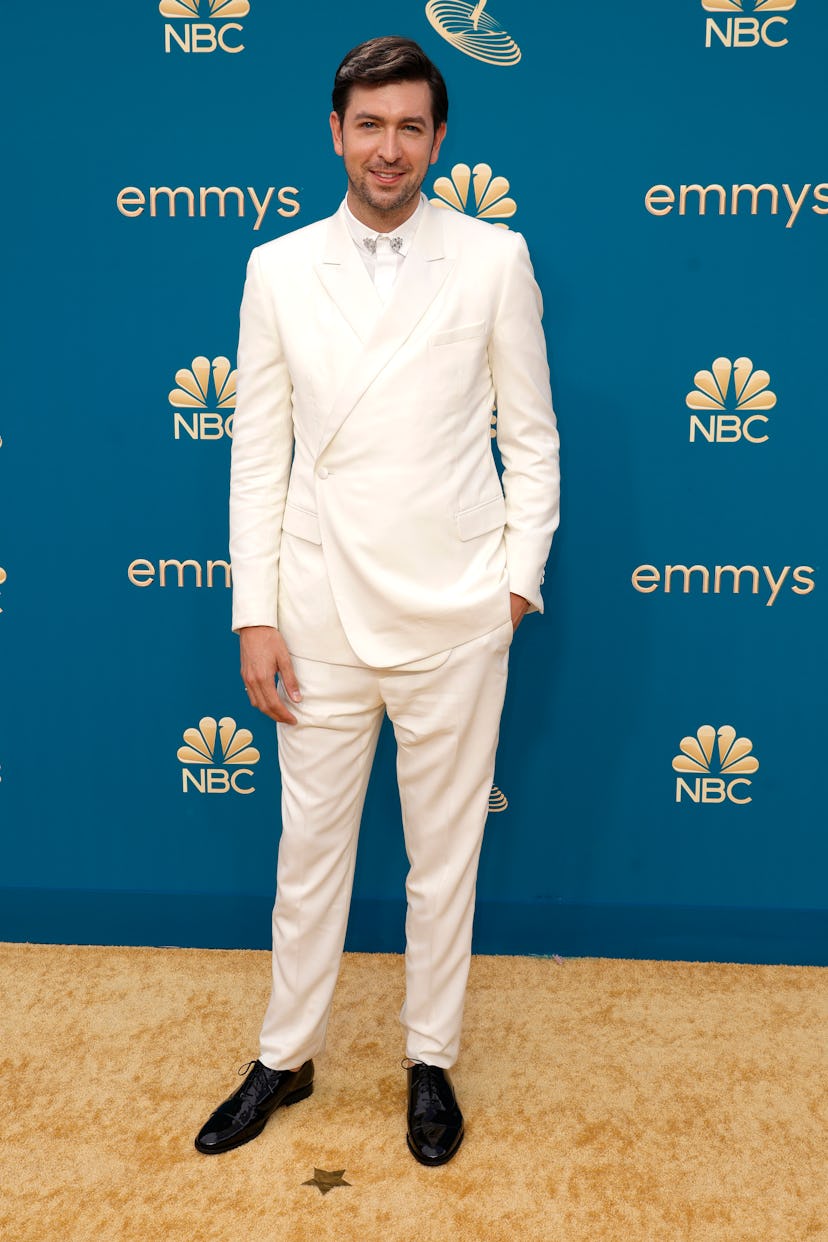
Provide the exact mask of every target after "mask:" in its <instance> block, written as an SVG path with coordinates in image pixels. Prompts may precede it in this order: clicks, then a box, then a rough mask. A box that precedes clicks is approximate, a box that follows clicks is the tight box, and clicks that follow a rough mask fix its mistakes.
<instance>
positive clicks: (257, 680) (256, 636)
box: [239, 625, 302, 724]
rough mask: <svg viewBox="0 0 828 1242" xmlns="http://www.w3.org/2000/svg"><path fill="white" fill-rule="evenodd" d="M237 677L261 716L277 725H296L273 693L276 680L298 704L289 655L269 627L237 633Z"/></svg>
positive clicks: (293, 717) (300, 697)
mask: <svg viewBox="0 0 828 1242" xmlns="http://www.w3.org/2000/svg"><path fill="white" fill-rule="evenodd" d="M239 642H240V644H241V675H242V681H243V682H244V685H245V689H246V690H247V693H248V694H249V696H250V702H251V703H252V705H253V706H254V707H257V708H258V709H259V711H260V712H264V714H265V716H269V717H270V719H271V720H275V721H277V722H278V723H279V724H296V717H295V716H293V715H291V713H290V711H289V710H288V708H287V706H286V704H285V703H284V701H283V700H282V699H281V698H280V697H279V695H278V694H277V693H276V677H277V676H278V677H280V678H281V679H282V681H283V683H284V687H285V690H286V692H287V696H288V698H289V699H292V700H293V702H294V703H299V702H301V700H302V695H301V693H300V691H299V683H298V681H297V680H296V674H295V673H294V671H293V664H292V663H291V659H290V654H289V653H288V649H287V645H286V644H285V640H284V639H283V638H282V635H281V634H280V633H279V631H278V630H275V629H273V627H272V626H270V625H249V626H246V627H245V628H244V629H243V630H239Z"/></svg>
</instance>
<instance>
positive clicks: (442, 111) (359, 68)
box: [332, 35, 448, 130]
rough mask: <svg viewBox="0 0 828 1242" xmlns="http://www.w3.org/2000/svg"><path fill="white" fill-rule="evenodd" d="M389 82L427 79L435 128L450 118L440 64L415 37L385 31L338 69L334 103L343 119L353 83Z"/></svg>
mask: <svg viewBox="0 0 828 1242" xmlns="http://www.w3.org/2000/svg"><path fill="white" fill-rule="evenodd" d="M388 82H427V83H428V86H429V89H430V91H431V115H432V117H433V118H434V128H435V130H436V129H438V128H439V126H440V125H442V124H443V122H444V121H446V120H447V119H448V91H447V90H446V84H445V82H444V81H443V75H442V73H441V72H440V70H439V69H438V68H437V66H436V65H435V64H434V63H433V62H432V61H430V60H429V59H428V57H427V56H426V54H425V52H424V51H423V49H422V48H421V47H420V45H419V44H418V43H415V42H414V40H413V39H404V38H402V36H400V35H383V36H382V37H381V38H379V39H369V40H368V42H367V43H360V44H359V46H358V47H355V48H352V49H351V51H350V52H349V53H348V55H347V56H346V57H345V59H344V60H343V62H342V64H341V65H340V66H339V68H338V69H337V71H336V77H335V78H334V86H333V94H332V103H333V110H334V112H335V113H336V114H337V116H338V117H339V120H340V122H341V121H342V120H343V119H344V117H345V109H346V108H347V107H348V99H349V97H350V94H351V87H352V86H383V85H385V84H386V83H388Z"/></svg>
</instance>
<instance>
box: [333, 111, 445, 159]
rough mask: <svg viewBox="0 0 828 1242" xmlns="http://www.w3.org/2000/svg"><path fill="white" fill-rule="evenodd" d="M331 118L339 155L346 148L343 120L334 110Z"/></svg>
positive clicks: (335, 146)
mask: <svg viewBox="0 0 828 1242" xmlns="http://www.w3.org/2000/svg"><path fill="white" fill-rule="evenodd" d="M330 120H331V137H332V138H333V145H334V151H336V153H337V155H342V153H343V150H344V148H343V146H342V122H341V121H340V119H339V113H338V112H332V113H331V117H330ZM443 129H445V125H444V126H443Z"/></svg>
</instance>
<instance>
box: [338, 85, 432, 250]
mask: <svg viewBox="0 0 828 1242" xmlns="http://www.w3.org/2000/svg"><path fill="white" fill-rule="evenodd" d="M445 132H446V127H445V125H440V127H439V128H438V129H437V131H436V133H435V130H434V120H433V118H432V115H431V91H430V89H429V86H428V83H427V82H392V83H388V84H386V85H382V86H354V87H352V89H351V94H350V98H349V100H348V106H347V108H346V109H345V116H344V117H343V120H342V123H341V124H340V120H339V117H338V116H337V114H336V113H335V112H332V113H331V133H332V135H333V144H334V150H335V151H336V153H337V155H341V156H342V158H343V159H344V161H345V171H346V173H347V174H348V205H349V206H350V208H351V210H352V211H353V213H354V215H355V216H356V217H357V219H359V220H361V221H362V223H363V224H366V225H368V227H369V228H373V229H376V230H377V232H380V233H387V232H389V231H390V230H392V229H395V228H397V227H398V226H399V225H400V224H402V223H403V222H404V221H405V220H407V219H408V217H409V216H410V215H411V214H412V213H413V211H414V209H415V208H416V206H417V199H418V195H419V191H420V186H421V185H422V183H423V181H424V179H425V175H426V173H427V172H428V168H429V165H430V164H434V163H435V162H436V160H437V156H438V155H439V153H440V143H441V142H442V141H443V136H444V134H445Z"/></svg>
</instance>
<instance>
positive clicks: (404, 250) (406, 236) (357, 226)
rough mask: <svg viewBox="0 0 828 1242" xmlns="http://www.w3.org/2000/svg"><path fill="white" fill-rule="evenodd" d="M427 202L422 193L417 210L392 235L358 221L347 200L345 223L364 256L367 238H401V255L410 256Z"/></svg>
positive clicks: (344, 202) (345, 202) (345, 200)
mask: <svg viewBox="0 0 828 1242" xmlns="http://www.w3.org/2000/svg"><path fill="white" fill-rule="evenodd" d="M425 201H426V199H425V195H424V194H422V193H421V194H420V201H419V203H418V204H417V210H416V211H415V212H414V213H413V214H412V215H410V216H409V217H408V219H407V220H406V221H405V223H404V224H401V225H400V227H399V228H397V229H392V230H391V232H390V233H377V232H375V230H374V229H369V228H368V226H367V225H365V224H363V223H362V222H361V221H360V220H357V218H356V216H355V215H354V213H353V212H352V211H351V209H350V207H349V206H348V200H347V198H345V199H344V200H343V202H342V207H343V210H344V213H345V223H346V224H347V225H348V232H349V233H350V234H351V237H352V238H353V239H354V243H355V245H357V246H358V247H359V249H360V250H361V251H362V252H363V253H364V254H367V253H368V251H367V250H366V249H365V245H364V241H365V238H366V237H371V238H374V239H375V238H377V237H389V238H390V237H401V238H402V239H403V241H402V246H401V247H400V250H399V253H400V254H401V255H403V256H404V255H406V254H408V251H409V248H410V246H411V243H412V241H413V240H414V234H415V233H416V232H417V228H418V226H419V223H420V220H421V219H422V215H423V208H424V207H425Z"/></svg>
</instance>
